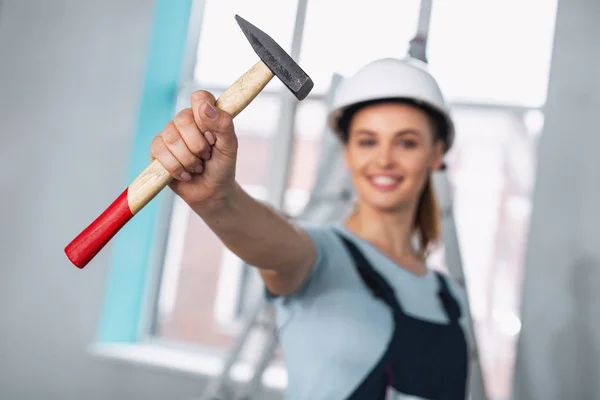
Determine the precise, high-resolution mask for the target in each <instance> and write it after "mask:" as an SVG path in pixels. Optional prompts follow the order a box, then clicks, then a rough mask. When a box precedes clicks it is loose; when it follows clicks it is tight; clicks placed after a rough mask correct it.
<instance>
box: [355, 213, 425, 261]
mask: <svg viewBox="0 0 600 400" xmlns="http://www.w3.org/2000/svg"><path fill="white" fill-rule="evenodd" d="M415 211H416V205H414V206H411V207H405V208H402V209H399V210H396V211H394V212H382V211H380V210H377V209H374V208H371V207H366V206H359V207H357V209H356V210H355V212H354V213H353V214H352V215H351V216H350V217H349V218H348V219H346V222H345V223H346V227H347V228H348V229H349V230H351V231H352V232H354V233H355V234H356V235H358V236H360V237H362V238H363V239H365V240H367V241H369V242H371V243H373V244H374V245H375V246H377V247H379V248H380V249H382V250H383V251H384V252H385V253H388V254H390V255H392V256H393V257H397V258H404V257H408V256H414V255H416V251H415V249H414V246H413V245H412V230H413V222H414V218H415Z"/></svg>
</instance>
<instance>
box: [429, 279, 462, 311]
mask: <svg viewBox="0 0 600 400" xmlns="http://www.w3.org/2000/svg"><path fill="white" fill-rule="evenodd" d="M435 276H436V277H437V280H438V283H439V286H440V290H439V292H438V296H439V298H440V302H441V303H442V306H443V307H444V310H445V311H446V315H447V316H448V319H449V320H450V322H457V321H458V320H459V319H460V316H461V315H462V312H461V310H460V306H459V305H458V301H456V298H455V297H454V296H453V295H452V293H450V288H449V286H448V281H447V280H446V277H445V276H444V275H442V274H441V273H440V272H438V271H435Z"/></svg>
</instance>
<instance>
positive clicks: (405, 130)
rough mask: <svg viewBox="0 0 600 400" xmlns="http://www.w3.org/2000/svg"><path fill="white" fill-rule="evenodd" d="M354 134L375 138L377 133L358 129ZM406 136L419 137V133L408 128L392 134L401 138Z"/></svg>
mask: <svg viewBox="0 0 600 400" xmlns="http://www.w3.org/2000/svg"><path fill="white" fill-rule="evenodd" d="M355 133H356V134H357V135H360V134H363V135H369V136H376V135H377V133H376V132H374V131H371V130H369V129H358V130H356V131H355ZM408 134H414V135H420V134H421V132H420V131H419V130H417V129H413V128H409V129H402V130H400V131H398V132H396V133H395V134H394V136H402V135H408Z"/></svg>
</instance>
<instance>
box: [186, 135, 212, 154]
mask: <svg viewBox="0 0 600 400" xmlns="http://www.w3.org/2000/svg"><path fill="white" fill-rule="evenodd" d="M207 147H208V144H207V143H206V142H205V141H204V140H202V139H200V140H194V141H193V142H192V143H190V151H191V152H192V153H194V154H195V155H199V154H202V153H204V152H205V151H206V148H207Z"/></svg>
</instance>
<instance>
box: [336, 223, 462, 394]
mask: <svg viewBox="0 0 600 400" xmlns="http://www.w3.org/2000/svg"><path fill="white" fill-rule="evenodd" d="M338 235H339V236H340V238H341V239H342V242H343V243H344V245H345V246H346V248H347V249H348V251H349V253H350V254H351V256H352V259H353V260H354V264H355V267H356V269H357V270H358V273H359V274H360V276H361V278H362V280H363V281H364V283H365V284H366V285H367V287H368V288H369V289H370V291H371V292H372V293H373V295H374V296H375V297H377V298H380V299H381V300H382V301H384V302H385V303H386V304H387V305H388V306H389V307H390V309H391V311H392V313H393V317H394V332H393V335H392V338H391V340H390V344H389V346H388V348H387V350H386V352H385V353H384V355H383V357H382V358H381V360H379V361H378V363H377V364H376V365H375V366H374V367H373V369H372V370H371V371H370V372H369V374H368V375H367V377H366V378H365V379H364V380H363V381H362V382H361V383H360V385H359V386H358V387H357V388H356V390H355V391H354V392H353V393H352V394H351V395H350V397H349V398H348V400H367V399H368V400H384V399H385V398H386V393H388V391H390V389H391V388H392V389H394V390H395V391H397V392H400V393H403V394H407V395H412V396H418V397H423V398H426V399H432V400H433V399H435V400H464V399H465V397H466V386H467V369H468V361H467V360H468V359H467V341H466V338H465V334H464V332H463V330H462V328H461V326H460V325H459V322H458V320H459V318H460V315H461V311H460V307H459V305H458V302H457V301H456V299H455V298H454V297H453V296H452V294H450V291H449V289H448V283H447V282H446V279H445V278H444V277H443V276H442V275H441V274H440V273H438V272H436V276H437V279H438V282H439V286H440V291H439V297H440V301H441V302H442V305H443V307H444V309H445V311H446V314H447V316H448V319H449V321H450V322H449V323H448V324H441V323H435V322H430V321H425V320H421V319H418V318H415V317H411V316H409V315H407V314H405V313H404V310H403V309H402V306H401V304H400V302H399V301H398V299H397V297H396V295H395V294H394V289H393V288H392V287H391V286H390V285H389V283H388V282H387V281H386V280H385V279H384V278H383V277H382V276H381V275H380V274H379V273H378V272H377V271H376V270H375V269H374V268H373V267H372V266H371V264H370V263H369V262H368V261H367V259H366V258H365V257H364V256H363V255H362V253H361V251H360V250H359V249H358V248H357V247H356V245H355V244H354V243H352V242H351V241H350V240H348V239H346V238H345V237H343V236H342V235H341V234H338Z"/></svg>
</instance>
